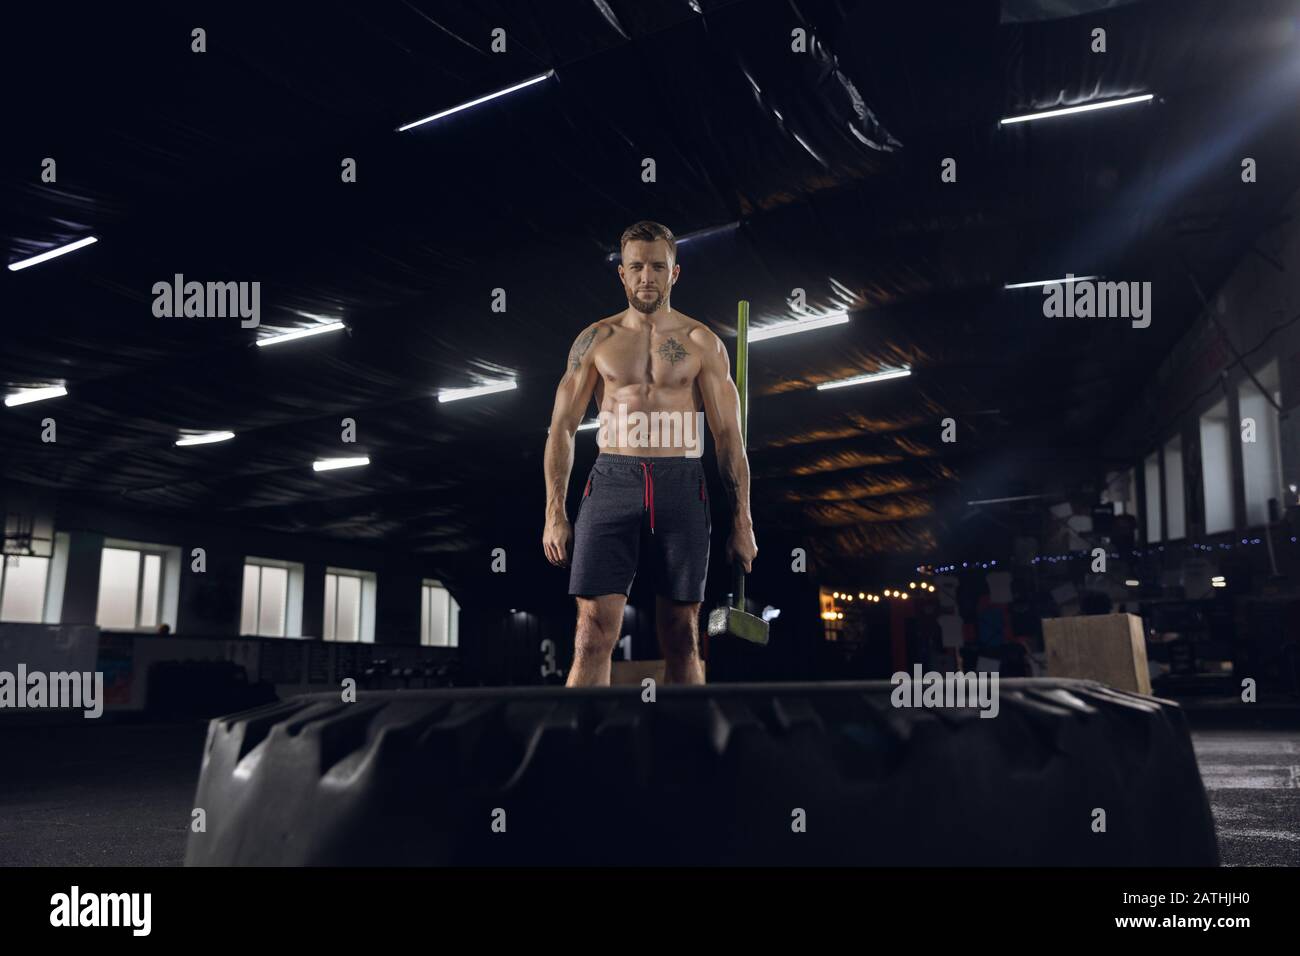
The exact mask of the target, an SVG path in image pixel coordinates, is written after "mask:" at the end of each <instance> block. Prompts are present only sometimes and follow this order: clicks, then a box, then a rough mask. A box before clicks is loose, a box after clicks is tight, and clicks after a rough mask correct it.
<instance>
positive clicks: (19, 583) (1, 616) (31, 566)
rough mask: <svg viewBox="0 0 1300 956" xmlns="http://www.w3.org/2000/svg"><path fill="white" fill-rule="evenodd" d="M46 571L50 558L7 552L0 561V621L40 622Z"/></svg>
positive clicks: (47, 575)
mask: <svg viewBox="0 0 1300 956" xmlns="http://www.w3.org/2000/svg"><path fill="white" fill-rule="evenodd" d="M49 574H50V559H49V558H39V557H34V556H32V555H26V554H24V555H17V554H6V555H5V556H4V558H3V560H0V621H13V622H15V623H27V624H39V623H41V620H42V618H43V616H44V612H45V584H46V581H47V580H48V579H49Z"/></svg>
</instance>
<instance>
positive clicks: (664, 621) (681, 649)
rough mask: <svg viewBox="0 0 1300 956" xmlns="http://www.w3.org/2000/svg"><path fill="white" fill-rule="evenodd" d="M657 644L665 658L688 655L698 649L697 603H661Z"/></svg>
mask: <svg viewBox="0 0 1300 956" xmlns="http://www.w3.org/2000/svg"><path fill="white" fill-rule="evenodd" d="M659 611H660V614H661V617H660V621H659V644H660V647H661V649H662V650H663V652H664V656H665V657H667V658H684V657H690V656H691V655H692V654H694V653H696V652H697V650H698V649H699V628H698V627H697V623H698V618H699V605H698V604H688V605H680V604H675V605H661V606H660V608H659Z"/></svg>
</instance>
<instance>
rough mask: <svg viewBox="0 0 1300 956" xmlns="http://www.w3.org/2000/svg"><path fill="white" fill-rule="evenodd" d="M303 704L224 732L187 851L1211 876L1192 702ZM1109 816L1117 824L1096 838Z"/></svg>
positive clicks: (246, 858) (391, 697) (1107, 695)
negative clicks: (988, 709)
mask: <svg viewBox="0 0 1300 956" xmlns="http://www.w3.org/2000/svg"><path fill="white" fill-rule="evenodd" d="M893 690H894V687H893V685H892V684H891V683H890V682H888V681H868V682H841V683H825V684H814V683H802V684H724V685H703V686H698V685H697V686H688V685H670V686H666V687H659V688H658V692H657V699H656V700H655V702H653V703H650V702H645V701H643V700H642V691H641V688H639V687H626V688H623V687H601V688H562V687H532V688H525V687H510V688H459V689H446V690H427V691H426V690H414V691H362V692H361V693H360V694H359V695H358V698H357V702H356V703H353V704H345V703H342V702H341V701H340V698H339V695H338V694H337V693H329V694H314V695H307V696H303V697H297V698H294V699H291V700H287V701H284V702H282V703H277V704H272V705H268V706H266V707H262V708H259V709H256V710H250V711H246V712H244V713H241V714H235V715H233V716H228V717H222V718H217V719H215V720H213V721H212V722H211V723H210V724H209V728H208V737H207V742H206V744H205V746H204V751H203V763H202V770H201V772H200V775H199V783H198V790H197V793H196V795H195V798H194V804H193V805H194V806H196V807H203V808H205V809H206V810H207V830H206V832H203V833H195V832H190V833H189V834H188V838H187V839H188V843H187V846H186V853H185V862H186V864H187V865H190V866H203V865H207V866H228V865H289V866H293V865H327V866H360V865H415V866H457V865H715V864H716V865H750V866H753V865H772V864H785V865H856V866H862V865H876V866H940V865H954V866H957V865H975V866H1008V865H1009V866H1180V867H1181V866H1215V865H1217V863H1218V860H1219V855H1218V847H1217V843H1216V838H1215V832H1214V821H1213V818H1212V817H1211V815H1210V807H1209V802H1208V800H1207V798H1206V794H1205V789H1204V787H1203V785H1202V783H1201V776H1200V773H1199V771H1198V768H1197V765H1196V755H1195V753H1194V752H1193V750H1192V744H1191V737H1190V734H1189V732H1188V727H1187V722H1186V718H1185V716H1184V714H1183V711H1182V709H1181V708H1180V707H1179V706H1178V705H1177V704H1175V703H1173V702H1171V701H1167V700H1162V699H1160V698H1156V697H1148V696H1145V695H1142V694H1131V693H1126V692H1123V691H1117V690H1114V689H1112V688H1109V687H1106V686H1104V685H1102V684H1097V683H1094V682H1092V681H1079V680H1055V679H1050V678H1023V679H1008V680H1003V681H1001V682H1000V684H999V687H998V702H999V708H998V715H997V716H996V717H994V718H983V717H980V716H979V711H978V710H973V709H967V708H961V707H950V708H945V707H921V708H910V707H909V708H901V707H900V708H896V707H894V706H892V705H891V700H890V697H891V692H892V691H893ZM1098 810H1101V811H1104V813H1105V817H1104V829H1098V821H1099V820H1100V819H1101V818H1100V817H1099V815H1098V813H1097V811H1098Z"/></svg>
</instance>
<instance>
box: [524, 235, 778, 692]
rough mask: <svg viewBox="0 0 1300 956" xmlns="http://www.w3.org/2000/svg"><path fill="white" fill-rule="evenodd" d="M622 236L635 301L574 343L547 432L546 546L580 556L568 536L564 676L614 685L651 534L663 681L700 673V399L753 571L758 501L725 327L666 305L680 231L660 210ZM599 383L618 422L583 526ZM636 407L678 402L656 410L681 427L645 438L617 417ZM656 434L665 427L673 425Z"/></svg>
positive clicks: (694, 678) (648, 409) (602, 399)
mask: <svg viewBox="0 0 1300 956" xmlns="http://www.w3.org/2000/svg"><path fill="white" fill-rule="evenodd" d="M619 245H620V248H621V250H622V258H623V262H622V265H620V266H619V267H618V274H619V277H620V278H621V279H622V280H623V291H624V292H625V294H626V295H627V303H628V308H627V309H625V310H624V311H622V312H619V313H617V314H615V315H611V316H609V317H608V318H605V319H601V320H600V321H599V322H596V323H595V324H593V325H590V326H588V327H587V328H586V329H585V330H584V331H583V332H582V334H581V335H579V336H578V338H577V340H576V341H575V342H574V343H573V348H572V350H570V352H569V366H568V369H567V370H566V371H565V373H564V377H563V378H562V379H560V386H559V388H558V389H557V390H556V393H555V409H554V411H553V412H552V413H551V432H550V436H549V437H548V438H547V440H546V528H545V531H544V533H543V536H542V546H543V548H544V549H545V551H546V558H547V560H548V561H550V562H551V564H553V565H555V566H557V567H570V561H569V555H570V545H572V554H573V560H572V567H570V572H569V593H570V594H571V595H573V596H574V597H575V598H576V599H577V603H578V626H577V632H576V634H575V641H574V658H573V668H572V670H570V671H569V677H568V681H567V685H568V686H569V687H583V686H608V685H609V672H610V657H611V655H612V654H613V651H614V644H615V643H616V642H617V640H618V637H619V631H620V629H621V628H622V625H623V608H624V605H626V603H627V596H628V593H629V592H630V591H631V589H632V579H633V578H634V577H635V576H636V572H637V558H638V553H639V548H640V545H641V543H642V539H643V538H648V543H649V545H650V550H651V553H652V555H653V561H654V567H653V569H652V570H653V572H654V578H655V592H656V605H655V620H656V624H657V631H658V636H659V646H660V649H661V650H662V651H663V655H664V661H665V670H666V673H665V681H666V682H667V683H670V684H702V683H704V669H703V667H702V665H701V661H700V653H699V631H698V626H699V614H700V604H701V603H702V602H703V600H704V582H705V577H706V575H707V572H708V567H709V532H710V530H711V519H710V515H709V503H708V500H707V498H708V495H707V491H706V486H705V481H704V468H703V466H702V465H701V464H700V457H699V454H700V451H699V445H698V442H700V441H702V439H703V436H702V435H696V436H695V443H696V444H695V445H694V447H692V446H691V445H690V444H689V442H690V436H691V432H692V426H693V425H694V424H695V423H696V422H697V421H698V420H699V415H698V414H697V413H698V412H699V411H700V410H701V408H702V409H703V411H704V415H705V416H706V417H707V419H708V423H709V428H710V430H711V431H712V432H713V440H714V444H715V446H716V448H717V454H718V466H719V470H720V471H721V472H722V483H723V485H724V487H725V488H726V489H727V494H728V497H729V498H730V499H731V512H732V525H731V537H730V539H729V540H728V542H727V557H728V558H729V559H730V560H732V561H739V562H741V564H742V565H743V566H744V568H745V571H746V572H748V571H749V570H750V569H751V566H752V562H753V560H754V556H755V555H757V554H758V547H757V545H756V544H755V542H754V526H753V522H752V521H751V519H750V514H749V462H748V461H747V460H746V458H745V447H744V442H743V440H742V438H741V432H740V396H739V394H738V393H737V391H736V386H735V383H733V382H732V380H731V369H730V362H729V361H728V358H727V351H726V349H725V348H723V345H722V340H721V339H719V338H718V337H717V336H716V335H714V334H713V333H712V332H711V331H709V329H708V328H706V327H705V326H704V325H703V324H702V323H700V322H697V321H695V320H694V319H692V318H690V317H689V316H687V315H683V314H682V313H681V312H678V311H676V310H675V309H673V308H672V307H671V306H670V305H669V295H670V293H671V291H672V287H673V284H674V283H676V281H677V276H678V273H679V272H680V271H681V266H679V265H677V263H676V259H677V240H676V239H675V238H674V237H673V234H672V232H671V231H670V230H669V229H668V228H667V227H666V226H662V225H660V224H658V223H655V222H638V223H636V224H635V225H633V226H630V227H629V228H628V229H627V230H626V231H625V232H624V233H623V236H622V240H621V242H620V244H619ZM593 393H594V394H595V397H596V404H597V406H598V407H599V408H600V411H601V420H602V422H605V423H608V424H609V426H610V427H602V428H601V430H600V433H599V438H598V441H599V442H600V445H601V451H600V454H599V455H598V456H597V458H596V463H595V464H594V465H593V466H592V469H591V474H590V475H589V476H588V478H587V482H586V485H585V487H584V490H583V497H582V503H581V504H580V505H579V507H578V516H577V524H576V528H574V527H571V526H570V524H569V518H568V515H567V514H566V513H565V495H566V492H567V489H568V485H569V473H570V472H571V471H572V470H573V441H574V435H575V433H576V432H577V429H578V425H579V424H580V423H581V422H582V416H583V413H584V412H585V411H586V410H587V406H588V403H589V402H590V401H591V399H592V395H593ZM638 412H640V413H656V412H667V413H674V414H672V415H669V416H658V415H656V416H655V419H658V420H659V421H661V422H662V421H665V420H667V419H669V418H672V419H675V421H676V422H678V423H680V424H681V425H683V426H684V427H683V428H681V429H680V430H679V431H675V432H674V433H673V435H674V436H675V437H673V439H672V440H671V441H668V442H663V441H659V442H655V440H654V438H651V439H650V440H649V441H647V440H646V437H647V436H645V433H644V432H638V431H637V430H636V429H635V428H633V429H625V428H619V427H618V426H619V423H620V422H622V421H626V420H627V417H628V416H629V415H632V413H638ZM633 417H634V418H635V417H636V416H634V415H633ZM645 417H649V416H645V415H643V420H644V418H645ZM660 434H665V435H666V434H668V432H667V429H664V430H663V431H662V432H661V433H660ZM660 434H656V435H655V438H658V437H660ZM575 535H576V537H575Z"/></svg>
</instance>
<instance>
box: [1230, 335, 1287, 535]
mask: <svg viewBox="0 0 1300 956" xmlns="http://www.w3.org/2000/svg"><path fill="white" fill-rule="evenodd" d="M1255 377H1256V378H1257V379H1258V380H1259V384H1260V385H1262V386H1263V387H1264V391H1265V392H1267V393H1268V397H1265V395H1264V394H1262V393H1261V392H1260V390H1259V388H1258V387H1257V386H1256V385H1255V383H1254V382H1252V381H1251V380H1250V379H1249V378H1247V379H1246V380H1245V381H1244V382H1242V383H1241V386H1240V387H1239V389H1238V392H1237V399H1238V405H1239V407H1240V412H1241V466H1242V481H1243V482H1244V485H1245V489H1246V523H1247V524H1252V525H1257V524H1265V523H1266V522H1267V521H1268V500H1269V499H1270V498H1276V499H1277V500H1278V504H1279V506H1280V505H1281V502H1282V458H1281V450H1280V443H1279V441H1278V432H1279V430H1280V429H1279V426H1278V415H1277V408H1278V405H1280V404H1281V402H1282V395H1281V392H1280V391H1279V390H1278V373H1277V361H1276V360H1274V361H1272V362H1269V363H1268V364H1267V365H1266V366H1264V367H1263V368H1262V369H1260V370H1259V371H1258V372H1257V373H1256V375H1255ZM1269 398H1271V399H1272V400H1273V401H1272V402H1270V401H1269ZM1274 402H1276V403H1277V404H1274ZM1248 419H1249V421H1248ZM1252 422H1253V424H1254V429H1253V430H1254V434H1253V435H1252V434H1251V428H1250V426H1251V423H1252ZM1251 438H1253V439H1254V440H1253V441H1251V440H1250V439H1251Z"/></svg>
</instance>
